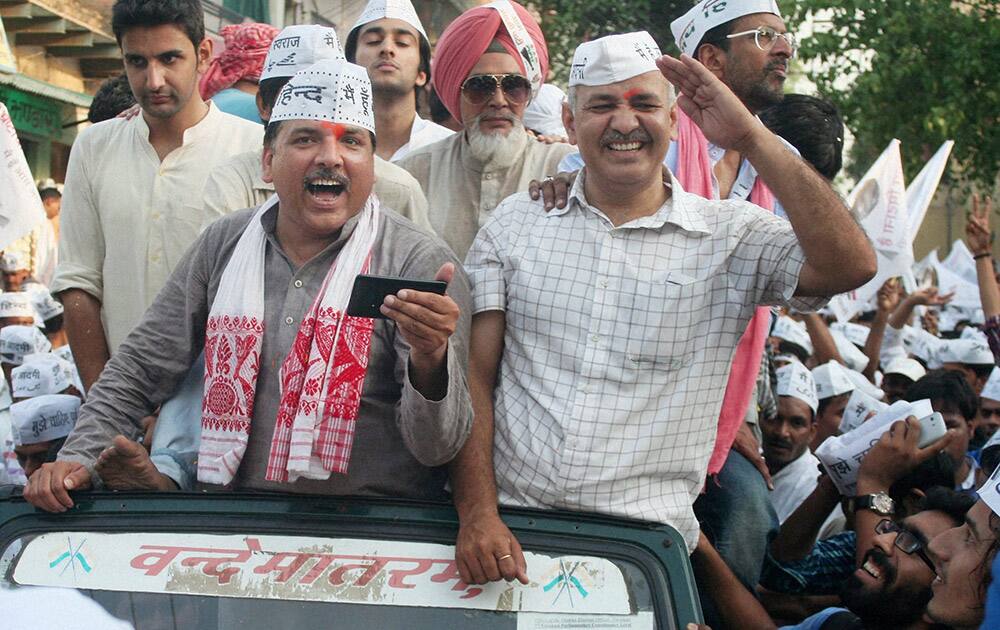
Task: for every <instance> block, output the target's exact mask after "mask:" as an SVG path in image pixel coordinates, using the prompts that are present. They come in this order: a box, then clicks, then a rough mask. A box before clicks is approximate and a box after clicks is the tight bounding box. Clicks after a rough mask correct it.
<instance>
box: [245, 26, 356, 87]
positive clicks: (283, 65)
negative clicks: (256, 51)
mask: <svg viewBox="0 0 1000 630" xmlns="http://www.w3.org/2000/svg"><path fill="white" fill-rule="evenodd" d="M343 58H344V51H343V49H342V48H341V47H340V40H339V39H337V31H335V30H333V29H332V28H330V27H327V26H316V25H315V24H297V25H295V26H286V27H285V28H283V29H281V32H280V33H278V36H277V37H275V38H274V41H272V42H271V47H270V48H269V49H268V50H267V58H266V59H264V69H263V71H262V72H261V74H260V80H261V81H266V80H267V79H276V78H284V77H290V76H292V75H294V74H295V73H296V72H298V71H300V70H305V69H306V68H308V67H309V66H311V65H313V64H314V63H316V62H318V61H322V60H324V59H343Z"/></svg>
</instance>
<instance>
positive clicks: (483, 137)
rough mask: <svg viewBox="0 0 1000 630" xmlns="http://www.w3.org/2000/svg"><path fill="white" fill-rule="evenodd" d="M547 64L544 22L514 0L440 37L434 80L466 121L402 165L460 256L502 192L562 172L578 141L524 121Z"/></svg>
mask: <svg viewBox="0 0 1000 630" xmlns="http://www.w3.org/2000/svg"><path fill="white" fill-rule="evenodd" d="M548 65H549V56H548V49H547V48H546V46H545V37H544V36H543V35H542V31H541V28H540V27H539V26H538V23H537V22H536V21H535V19H534V18H533V17H532V16H531V14H530V13H528V11H527V10H526V9H525V8H524V7H522V6H521V5H520V4H518V3H517V2H513V1H512V0H497V1H496V2H491V3H489V4H486V5H483V6H480V7H476V8H474V9H470V10H468V11H466V12H465V13H463V14H462V15H460V16H459V17H458V18H456V19H455V20H454V21H453V22H452V23H451V24H450V25H449V26H448V28H447V29H445V31H444V33H442V34H441V37H440V39H438V43H437V48H436V50H435V52H434V60H433V64H432V73H431V75H432V77H433V82H434V89H435V90H436V91H437V94H438V96H439V97H440V99H441V102H442V103H444V105H445V107H447V108H448V111H450V112H451V114H452V116H454V117H455V119H456V120H459V121H461V122H462V125H463V126H464V128H465V130H464V131H463V132H462V133H456V134H454V135H453V136H451V137H449V138H446V139H444V140H441V141H439V142H436V143H434V144H431V145H428V146H426V147H422V148H420V149H418V150H416V151H413V152H412V153H410V155H409V156H407V157H406V158H405V159H404V160H401V161H400V162H399V165H400V166H402V167H403V168H405V169H406V170H408V171H410V173H411V174H412V175H413V176H414V177H415V178H416V179H417V181H418V182H420V185H421V186H422V187H423V189H424V194H425V195H426V196H427V201H428V203H429V204H430V219H431V225H432V226H433V227H434V230H435V231H436V232H437V233H438V234H439V235H440V236H441V237H442V238H443V239H444V240H445V241H446V242H447V243H448V245H450V246H451V248H452V249H453V250H454V251H455V253H456V254H457V255H458V256H459V257H460V258H461V257H464V256H465V254H466V252H467V251H468V249H469V246H470V245H472V240H473V239H474V238H475V236H476V233H477V232H478V231H479V228H480V226H481V225H482V224H483V223H484V222H485V221H486V219H487V218H488V217H489V215H490V213H491V212H492V211H493V208H495V207H496V206H497V204H499V203H500V201H502V200H503V199H504V198H506V197H508V196H510V195H512V194H514V193H517V192H520V191H525V190H527V189H528V184H529V183H530V182H531V180H532V179H539V178H542V177H545V176H546V175H551V174H553V173H555V172H556V166H557V165H558V164H559V160H561V159H562V157H563V156H564V155H566V154H567V153H570V152H571V151H572V150H573V148H572V147H571V146H570V145H568V144H561V143H556V144H543V143H540V142H536V141H534V140H533V139H532V138H531V137H530V136H529V135H528V134H527V132H526V131H525V130H524V124H523V122H522V118H523V116H524V108H525V107H526V106H527V105H528V102H529V101H530V100H531V98H532V95H533V94H535V93H537V91H538V88H540V87H541V85H542V82H543V80H544V77H545V75H546V74H547V73H548V70H549V68H548Z"/></svg>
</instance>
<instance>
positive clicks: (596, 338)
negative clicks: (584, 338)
mask: <svg viewBox="0 0 1000 630" xmlns="http://www.w3.org/2000/svg"><path fill="white" fill-rule="evenodd" d="M590 340H591V341H593V342H594V343H597V342H598V341H600V340H601V338H600V337H598V336H597V335H591V336H590Z"/></svg>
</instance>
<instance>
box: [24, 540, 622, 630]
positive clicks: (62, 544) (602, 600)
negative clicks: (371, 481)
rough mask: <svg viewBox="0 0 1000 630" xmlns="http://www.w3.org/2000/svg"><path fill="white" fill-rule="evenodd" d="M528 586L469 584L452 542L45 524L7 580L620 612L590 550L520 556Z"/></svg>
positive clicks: (608, 565) (616, 581)
mask: <svg viewBox="0 0 1000 630" xmlns="http://www.w3.org/2000/svg"><path fill="white" fill-rule="evenodd" d="M525 558H526V560H527V563H528V575H529V577H530V578H531V580H532V581H531V583H530V584H528V585H527V586H522V585H521V584H520V583H514V584H508V583H506V582H499V583H491V584H486V585H469V584H466V583H464V582H462V579H461V577H460V576H459V573H458V568H457V566H456V564H455V548H454V547H452V546H450V545H438V544H431V543H415V542H399V541H386V540H367V539H351V538H310V537H291V536H269V535H261V536H254V535H248V536H213V535H208V534H164V533H128V534H106V533H95V532H61V533H47V534H42V535H40V536H38V537H37V538H35V539H33V540H31V541H30V542H28V543H27V545H26V546H25V549H24V553H23V554H22V555H21V557H20V559H19V560H18V561H17V565H16V566H15V568H14V581H15V582H16V583H18V584H24V585H35V586H57V587H68V588H78V589H94V590H107V591H124V592H144V593H184V594H190V595H204V596H210V597H243V598H257V599H280V600H305V601H321V602H341V603H353V604H372V605H388V606H425V607H426V606H430V607H436V608H471V609H477V610H496V611H510V612H517V613H520V612H538V613H572V614H574V615H597V614H602V615H628V614H629V612H630V610H631V606H630V603H629V594H628V589H627V587H626V585H625V579H624V576H623V575H622V572H621V570H620V569H619V568H618V567H616V566H615V565H614V564H613V563H612V562H610V561H608V560H604V559H602V558H595V557H591V556H558V557H553V556H546V555H542V554H536V553H525Z"/></svg>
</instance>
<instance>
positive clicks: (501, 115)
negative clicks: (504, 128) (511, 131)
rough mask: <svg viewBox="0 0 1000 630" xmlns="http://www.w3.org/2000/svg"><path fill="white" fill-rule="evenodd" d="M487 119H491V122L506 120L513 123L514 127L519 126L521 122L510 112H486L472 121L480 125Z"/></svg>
mask: <svg viewBox="0 0 1000 630" xmlns="http://www.w3.org/2000/svg"><path fill="white" fill-rule="evenodd" d="M487 118H489V119H490V120H500V119H502V120H506V121H507V122H509V123H512V124H514V125H517V124H518V122H520V119H519V118H518V117H517V116H515V115H514V114H512V113H511V112H508V111H499V112H490V111H485V112H482V113H480V114H477V115H476V117H475V118H473V119H472V122H473V123H475V124H476V125H478V124H479V123H481V122H482V121H483V120H486V119H487Z"/></svg>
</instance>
